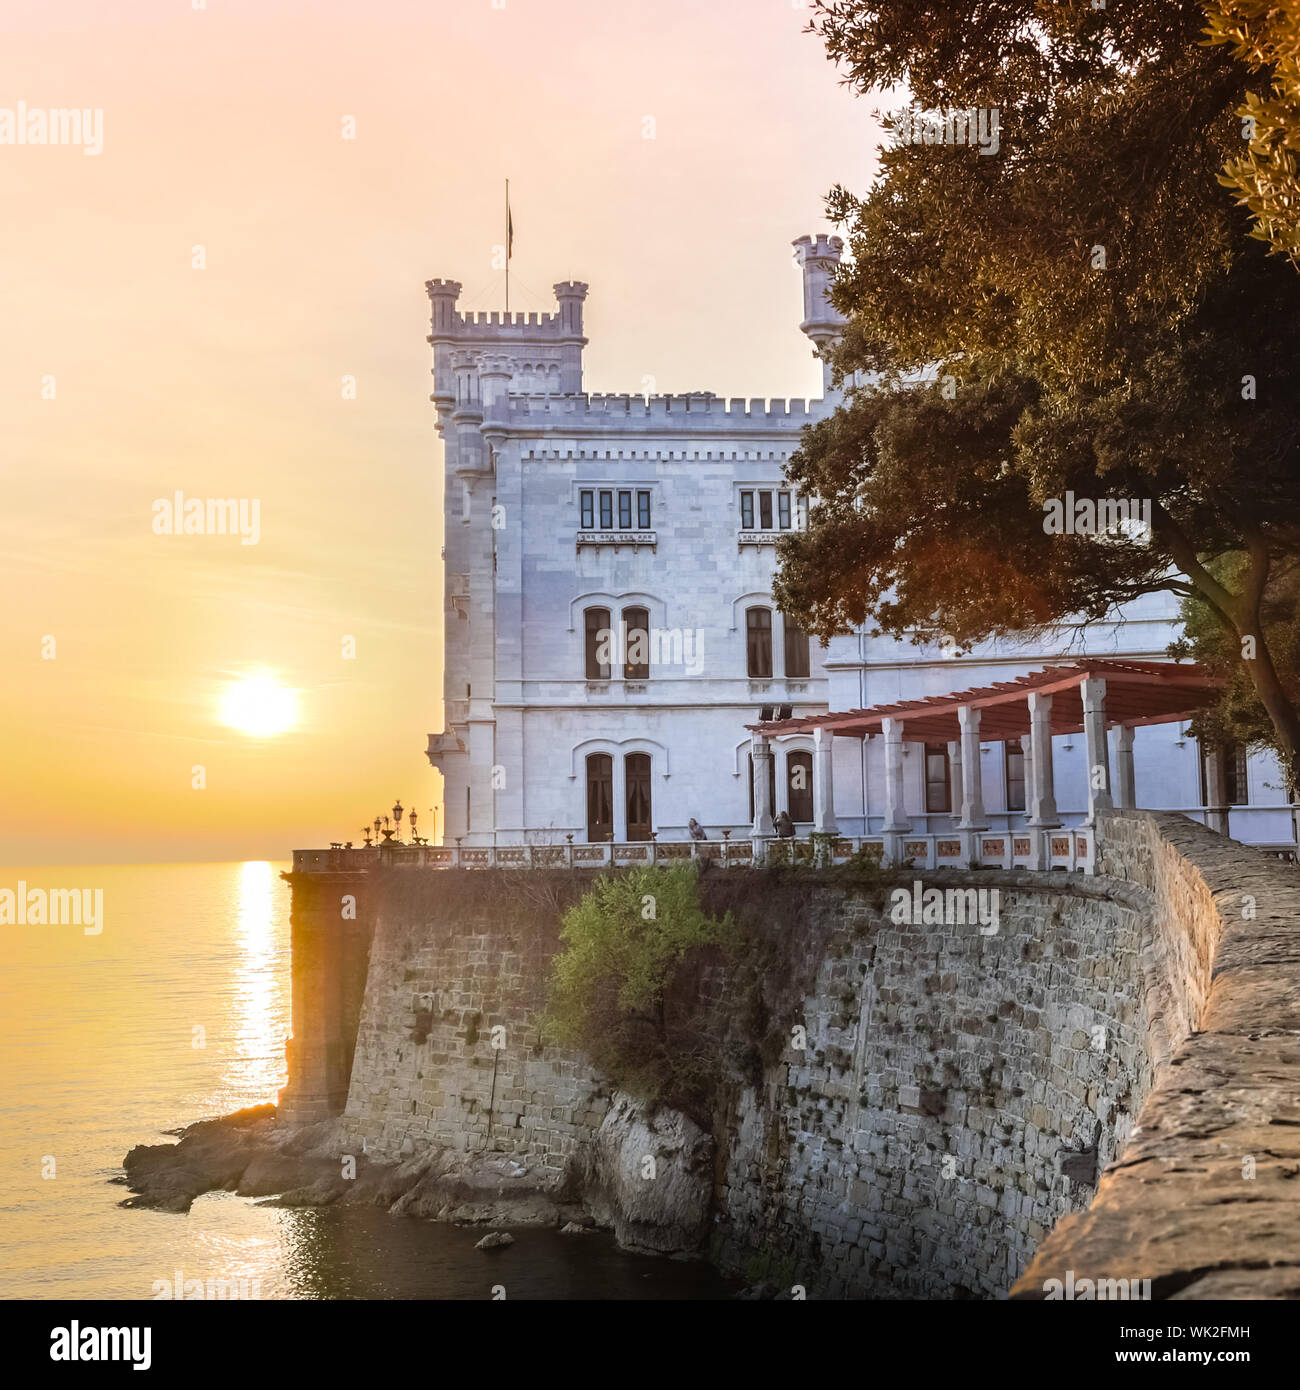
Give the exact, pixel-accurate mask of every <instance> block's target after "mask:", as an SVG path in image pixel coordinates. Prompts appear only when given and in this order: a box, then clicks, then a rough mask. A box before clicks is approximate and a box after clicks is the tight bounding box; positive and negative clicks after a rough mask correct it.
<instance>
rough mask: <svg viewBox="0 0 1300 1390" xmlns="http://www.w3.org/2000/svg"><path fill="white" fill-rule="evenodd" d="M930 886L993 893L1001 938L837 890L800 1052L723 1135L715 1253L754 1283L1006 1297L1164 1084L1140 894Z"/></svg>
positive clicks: (1058, 884)
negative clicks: (1150, 1043) (1157, 1060)
mask: <svg viewBox="0 0 1300 1390" xmlns="http://www.w3.org/2000/svg"><path fill="white" fill-rule="evenodd" d="M924 882H925V883H926V884H927V885H934V886H950V885H962V884H969V885H977V886H978V887H980V888H983V889H991V888H997V889H998V890H999V892H1000V893H1001V922H1000V926H999V930H998V932H997V934H996V935H988V936H985V935H982V934H981V932H980V929H979V927H978V925H970V926H957V925H938V924H936V925H933V926H911V925H904V926H898V925H894V924H893V923H892V922H891V921H890V920H888V912H887V908H886V911H885V912H882V911H881V910H879V909H877V908H874V907H872V906H870V905H868V903H866V902H865V901H863V900H862V899H861V898H860V897H858V898H855V897H854V895H852V894H851V893H850V894H845V893H842V892H834V891H826V892H825V893H824V894H823V901H822V914H821V915H822V918H823V921H822V924H821V925H822V927H823V929H824V930H825V937H824V945H823V955H822V962H821V965H820V968H819V969H818V971H817V975H816V982H815V984H814V986H813V988H812V990H811V991H810V992H809V994H808V996H807V998H806V999H805V1001H804V1011H803V1022H804V1024H805V1026H806V1029H807V1044H806V1049H805V1050H804V1051H802V1052H800V1051H798V1050H796V1049H795V1048H793V1047H790V1048H787V1050H786V1052H785V1055H784V1056H783V1057H782V1059H781V1060H780V1062H779V1063H777V1064H776V1065H775V1066H773V1067H770V1068H768V1070H767V1071H766V1073H765V1075H764V1079H763V1084H762V1086H761V1087H753V1088H747V1089H745V1090H744V1091H743V1092H741V1093H740V1095H739V1096H738V1098H737V1103H736V1109H735V1112H734V1116H733V1118H732V1119H731V1121H730V1125H729V1128H730V1135H729V1137H728V1139H727V1140H726V1155H725V1167H724V1176H723V1178H722V1181H721V1183H720V1184H719V1191H718V1206H719V1210H720V1212H721V1214H722V1217H723V1224H722V1227H721V1229H720V1232H719V1234H718V1236H717V1237H716V1238H715V1249H714V1253H715V1257H716V1258H718V1259H719V1260H720V1262H721V1263H723V1264H724V1265H727V1266H729V1267H732V1268H736V1269H740V1270H742V1271H744V1272H745V1273H746V1274H747V1275H748V1276H749V1277H750V1278H753V1279H764V1278H766V1279H770V1280H771V1281H772V1282H774V1283H776V1284H778V1285H786V1284H790V1283H796V1282H798V1283H804V1284H807V1285H809V1286H810V1288H811V1289H813V1290H815V1291H816V1292H817V1293H821V1294H825V1295H830V1296H836V1295H839V1296H844V1295H850V1296H852V1295H857V1296H869V1297H875V1298H881V1297H937V1298H951V1297H978V1298H989V1297H996V1296H999V1295H1002V1294H1004V1293H1005V1291H1006V1290H1007V1288H1008V1286H1009V1285H1010V1283H1011V1282H1012V1280H1013V1279H1014V1278H1015V1277H1016V1276H1017V1275H1018V1274H1019V1273H1020V1272H1021V1271H1022V1270H1023V1269H1024V1267H1025V1265H1026V1263H1027V1262H1028V1260H1029V1259H1030V1257H1031V1256H1032V1254H1033V1251H1034V1249H1035V1247H1036V1246H1037V1244H1038V1242H1039V1241H1040V1240H1041V1239H1042V1237H1043V1236H1044V1235H1045V1233H1046V1232H1047V1231H1049V1230H1050V1229H1051V1228H1052V1227H1053V1225H1054V1224H1055V1223H1056V1222H1057V1220H1058V1219H1059V1218H1060V1217H1061V1216H1062V1215H1064V1214H1065V1213H1067V1212H1070V1211H1075V1210H1078V1209H1079V1208H1081V1207H1083V1206H1085V1205H1086V1204H1087V1202H1088V1201H1089V1200H1090V1198H1091V1196H1092V1191H1093V1181H1094V1175H1095V1171H1096V1169H1097V1166H1098V1165H1104V1164H1105V1163H1107V1162H1108V1161H1109V1160H1110V1159H1111V1157H1112V1156H1113V1155H1114V1153H1115V1150H1116V1145H1117V1143H1118V1142H1119V1137H1122V1135H1123V1134H1124V1133H1125V1132H1126V1129H1127V1127H1128V1124H1129V1123H1130V1117H1131V1116H1132V1115H1133V1113H1135V1111H1136V1108H1137V1107H1138V1106H1139V1105H1140V1104H1141V1102H1142V1099H1143V1097H1144V1095H1145V1092H1146V1089H1147V1087H1148V1086H1149V1084H1150V1081H1151V1063H1150V1060H1149V1056H1148V1047H1147V1037H1148V1033H1149V1031H1150V1029H1151V1027H1152V1023H1153V1020H1152V1019H1151V1017H1150V1015H1149V1012H1148V1000H1150V999H1154V998H1159V997H1162V996H1163V993H1164V988H1163V984H1162V982H1161V981H1160V980H1159V979H1158V978H1154V977H1153V972H1155V976H1157V977H1158V974H1159V969H1160V961H1159V959H1158V958H1157V957H1156V956H1153V954H1152V953H1151V952H1149V951H1148V950H1146V949H1145V945H1146V936H1147V910H1148V906H1149V904H1148V899H1147V895H1146V894H1145V893H1143V892H1142V891H1141V890H1134V889H1132V888H1125V887H1121V886H1119V885H1114V884H1109V883H1106V882H1104V881H1102V880H1099V879H1095V878H1082V877H1075V876H1070V877H1068V878H1067V877H1066V876H1064V875H1060V876H1058V877H1056V878H1055V879H1054V880H1053V879H1048V878H1046V877H1045V876H1043V875H1034V874H1028V873H1010V874H1002V873H998V874H995V873H988V872H981V873H978V874H969V873H947V874H943V873H938V874H930V875H926V876H924ZM1094 1143H1096V1146H1097V1149H1098V1150H1099V1152H1098V1153H1097V1156H1096V1157H1095V1158H1094V1157H1093V1155H1092V1150H1093V1147H1094ZM1077 1150H1085V1151H1086V1152H1084V1153H1078V1152H1076V1151H1077Z"/></svg>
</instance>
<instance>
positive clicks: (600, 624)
mask: <svg viewBox="0 0 1300 1390" xmlns="http://www.w3.org/2000/svg"><path fill="white" fill-rule="evenodd" d="M583 638H584V644H585V647H586V654H587V679H588V680H589V681H607V680H608V679H609V645H610V644H609V638H610V631H609V609H608V608H588V609H587V610H586V612H585V613H584V614H583ZM602 658H603V659H602Z"/></svg>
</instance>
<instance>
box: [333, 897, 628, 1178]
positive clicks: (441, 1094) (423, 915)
mask: <svg viewBox="0 0 1300 1390" xmlns="http://www.w3.org/2000/svg"><path fill="white" fill-rule="evenodd" d="M476 884H477V885H479V886H481V887H483V888H488V887H489V886H490V888H491V889H494V890H497V891H495V892H488V893H484V894H475V893H474V891H473V890H474V887H475V885H476ZM581 887H582V879H581V876H580V875H577V874H573V873H557V874H548V873H544V872H541V871H538V872H536V873H534V872H532V871H529V872H527V873H522V872H521V873H514V874H510V873H505V874H497V873H491V874H476V873H474V872H466V871H433V872H425V873H421V872H420V871H418V870H417V871H414V872H412V871H407V870H393V871H391V872H390V873H389V874H388V875H386V876H384V877H383V878H382V879H381V880H380V882H379V884H378V886H377V890H376V904H375V932H374V940H373V943H372V946H371V952H370V972H369V978H368V980H367V982H366V994H365V1006H364V1010H363V1014H362V1019H361V1025H360V1029H359V1032H358V1036H357V1045H356V1058H355V1062H354V1064H353V1069H352V1083H351V1086H350V1088H349V1091H348V1101H347V1109H346V1111H345V1113H344V1126H345V1131H346V1132H347V1133H349V1134H350V1135H352V1136H353V1137H354V1138H355V1139H356V1140H357V1141H362V1140H364V1142H365V1152H366V1153H367V1154H368V1155H370V1156H371V1157H374V1158H378V1159H390V1160H391V1159H397V1158H403V1157H406V1156H408V1155H410V1154H411V1153H413V1152H415V1151H416V1150H423V1149H425V1148H428V1147H430V1146H433V1147H441V1148H449V1149H454V1150H459V1151H462V1152H465V1153H472V1152H479V1151H485V1150H487V1151H500V1152H503V1153H509V1154H513V1155H516V1156H517V1157H518V1158H519V1159H520V1160H524V1161H528V1162H530V1163H531V1164H532V1165H533V1166H534V1167H536V1168H540V1169H544V1170H548V1171H549V1172H550V1173H552V1174H553V1175H554V1176H555V1178H556V1180H557V1181H558V1180H560V1179H561V1178H562V1177H563V1175H564V1172H565V1169H566V1167H567V1166H568V1165H569V1163H570V1161H571V1160H572V1159H574V1157H575V1156H576V1155H577V1154H578V1151H579V1148H580V1146H581V1144H582V1143H583V1141H585V1140H588V1139H590V1137H591V1136H592V1134H593V1133H594V1131H595V1129H596V1127H597V1126H598V1125H599V1124H600V1121H601V1118H602V1116H603V1115H604V1113H605V1109H606V1107H607V1105H608V1103H609V1090H608V1087H606V1086H605V1085H604V1083H603V1082H602V1081H601V1079H600V1078H599V1077H597V1076H596V1075H595V1073H594V1072H593V1070H592V1068H591V1066H590V1065H589V1064H588V1063H587V1062H586V1061H585V1060H584V1059H583V1058H581V1057H579V1056H576V1055H574V1054H573V1053H571V1052H568V1051H565V1050H564V1049H561V1048H557V1047H555V1046H553V1045H548V1044H547V1043H546V1042H545V1041H544V1040H543V1038H542V1033H541V1012H542V1008H543V1006H544V1002H545V982H546V972H547V966H548V963H549V961H550V958H551V956H552V955H553V954H554V952H555V949H556V946H557V944H558V925H559V923H558V915H559V910H560V908H561V907H562V906H563V904H564V903H565V902H567V901H569V900H571V899H572V898H573V897H574V896H576V894H577V893H579V892H580V891H581ZM530 895H531V896H530ZM494 1030H496V1031H494Z"/></svg>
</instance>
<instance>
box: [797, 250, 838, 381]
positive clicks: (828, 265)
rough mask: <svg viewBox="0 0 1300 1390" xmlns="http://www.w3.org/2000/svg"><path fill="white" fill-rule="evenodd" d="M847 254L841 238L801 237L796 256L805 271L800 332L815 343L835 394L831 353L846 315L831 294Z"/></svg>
mask: <svg viewBox="0 0 1300 1390" xmlns="http://www.w3.org/2000/svg"><path fill="white" fill-rule="evenodd" d="M843 253H844V243H843V242H842V241H841V240H840V238H839V237H837V236H825V235H823V234H822V233H820V232H819V233H818V234H817V236H816V237H811V236H801V237H800V238H799V239H798V241H796V242H795V243H794V256H795V260H796V261H797V262H798V264H799V268H800V269H801V270H802V271H803V322H802V323H801V324H800V325H799V328H800V331H801V332H803V333H806V334H807V335H808V337H809V338H811V339H812V342H813V347H814V349H815V352H816V355H817V356H818V357H819V358H821V362H822V388H823V390H824V391H825V393H826V394H827V395H828V396H829V395H830V394H831V364H830V350H831V349H832V348H833V347H834V346H835V344H836V343H837V342H838V341H839V337H840V334H841V333H842V332H843V331H844V315H843V314H841V313H840V311H839V310H838V309H836V308H835V307H834V305H832V304H831V302H830V299H829V298H828V292H829V290H830V287H831V282H832V281H833V280H834V278H835V270H836V267H837V266H838V265H839V263H840V257H841V256H842V255H843Z"/></svg>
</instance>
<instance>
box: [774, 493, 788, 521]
mask: <svg viewBox="0 0 1300 1390" xmlns="http://www.w3.org/2000/svg"><path fill="white" fill-rule="evenodd" d="M776 521H777V525H778V526H780V528H781V530H783V531H788V530H789V529H790V494H789V493H788V492H778V493H777V494H776Z"/></svg>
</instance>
